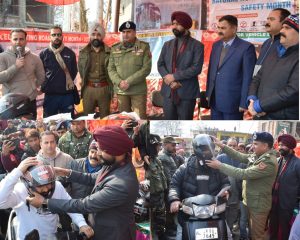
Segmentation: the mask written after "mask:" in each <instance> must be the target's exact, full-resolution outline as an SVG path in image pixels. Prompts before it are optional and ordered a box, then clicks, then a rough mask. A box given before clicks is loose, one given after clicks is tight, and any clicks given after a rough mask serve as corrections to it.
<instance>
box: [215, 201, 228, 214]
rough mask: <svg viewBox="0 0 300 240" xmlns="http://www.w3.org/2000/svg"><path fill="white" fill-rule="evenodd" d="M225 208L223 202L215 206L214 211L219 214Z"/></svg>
mask: <svg viewBox="0 0 300 240" xmlns="http://www.w3.org/2000/svg"><path fill="white" fill-rule="evenodd" d="M225 210H226V203H223V204H221V205H218V206H216V209H215V213H216V214H220V213H222V212H225Z"/></svg>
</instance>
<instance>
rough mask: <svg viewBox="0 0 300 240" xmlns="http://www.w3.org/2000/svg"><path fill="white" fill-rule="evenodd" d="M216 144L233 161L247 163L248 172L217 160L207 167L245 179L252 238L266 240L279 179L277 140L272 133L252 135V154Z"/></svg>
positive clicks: (218, 142)
mask: <svg viewBox="0 0 300 240" xmlns="http://www.w3.org/2000/svg"><path fill="white" fill-rule="evenodd" d="M214 140H215V144H216V145H218V146H219V147H220V148H221V149H223V151H224V153H226V154H227V155H228V156H229V157H231V158H232V159H236V160H239V161H240V162H243V163H247V164H248V166H247V168H246V169H240V168H235V167H232V166H230V165H227V164H225V163H221V162H220V161H218V160H214V159H213V160H207V161H206V164H207V165H208V166H209V167H211V168H215V169H219V170H220V171H221V172H222V173H224V174H226V175H228V176H231V177H234V178H237V179H243V180H244V181H243V203H244V204H245V205H246V206H247V209H248V213H249V223H250V232H251V238H252V239H253V240H260V239H261V240H263V239H265V236H264V235H265V226H266V221H267V218H268V214H269V212H270V209H271V206H272V186H273V183H274V180H275V178H276V174H277V169H278V163H277V159H276V152H275V150H273V149H272V148H273V142H274V139H273V137H272V135H271V134H270V133H267V132H257V133H254V134H253V151H254V153H253V154H243V153H240V152H238V151H235V150H233V149H232V148H230V147H228V146H226V145H224V144H223V143H221V142H220V141H219V140H217V139H216V138H214Z"/></svg>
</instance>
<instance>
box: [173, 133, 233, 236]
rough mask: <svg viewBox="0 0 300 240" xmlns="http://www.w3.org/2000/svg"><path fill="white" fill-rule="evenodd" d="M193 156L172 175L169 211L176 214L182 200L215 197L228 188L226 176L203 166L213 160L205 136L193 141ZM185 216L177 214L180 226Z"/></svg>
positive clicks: (210, 144)
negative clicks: (202, 196)
mask: <svg viewBox="0 0 300 240" xmlns="http://www.w3.org/2000/svg"><path fill="white" fill-rule="evenodd" d="M193 149H194V154H193V155H191V157H190V158H189V159H188V161H187V163H185V164H183V165H181V166H180V167H179V169H177V171H176V172H175V173H174V175H173V177H172V180H171V184H170V191H169V202H170V203H171V207H170V211H171V212H174V213H175V212H178V210H179V206H180V203H181V201H182V200H183V199H185V198H189V197H193V196H197V195H199V194H210V195H213V196H216V195H217V194H218V193H219V192H220V190H221V189H222V188H224V187H225V186H229V185H230V183H229V180H228V177H227V176H226V175H224V174H223V173H221V172H220V171H218V170H215V169H211V168H209V167H208V166H206V164H205V160H208V159H212V158H213V151H214V143H213V142H212V140H211V138H210V136H208V135H207V134H199V135H197V136H196V137H195V138H194V139H193ZM226 194H228V193H226ZM185 218H186V214H184V213H182V212H179V214H178V221H179V223H180V224H181V225H182V222H183V220H184V219H185ZM180 231H181V229H180V227H179V226H177V236H178V237H179V235H180Z"/></svg>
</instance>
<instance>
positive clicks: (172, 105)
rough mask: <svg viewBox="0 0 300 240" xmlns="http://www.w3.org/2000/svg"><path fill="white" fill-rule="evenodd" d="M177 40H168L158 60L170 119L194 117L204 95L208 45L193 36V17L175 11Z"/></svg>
mask: <svg viewBox="0 0 300 240" xmlns="http://www.w3.org/2000/svg"><path fill="white" fill-rule="evenodd" d="M171 22H172V31H173V33H174V35H175V39H172V40H170V41H168V42H166V43H165V44H164V46H163V48H162V51H161V53H160V57H159V59H158V62H157V68H158V72H159V73H160V75H161V76H162V78H163V80H164V81H163V85H162V88H161V94H162V96H163V99H164V102H163V111H164V117H165V119H166V120H192V119H193V115H194V109H195V104H196V98H199V97H200V90H199V82H198V75H199V74H200V73H201V70H202V65H203V59H204V46H203V44H202V43H200V42H199V41H197V40H196V39H194V38H192V37H191V34H190V31H189V29H190V28H191V27H192V25H193V20H192V18H191V17H190V15H188V14H187V13H185V12H180V11H177V12H173V13H172V16H171Z"/></svg>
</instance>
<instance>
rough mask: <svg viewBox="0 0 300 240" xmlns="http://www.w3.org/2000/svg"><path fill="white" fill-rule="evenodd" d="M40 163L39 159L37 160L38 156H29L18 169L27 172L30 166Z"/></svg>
mask: <svg viewBox="0 0 300 240" xmlns="http://www.w3.org/2000/svg"><path fill="white" fill-rule="evenodd" d="M38 163H39V161H37V160H36V157H28V158H26V159H25V160H24V161H22V162H21V163H20V164H19V166H18V169H19V170H20V171H21V172H22V173H23V174H25V173H26V172H27V169H28V168H29V167H32V166H35V165H37V164H38Z"/></svg>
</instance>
